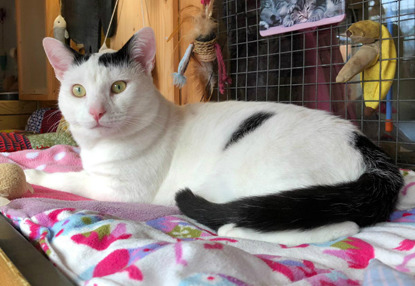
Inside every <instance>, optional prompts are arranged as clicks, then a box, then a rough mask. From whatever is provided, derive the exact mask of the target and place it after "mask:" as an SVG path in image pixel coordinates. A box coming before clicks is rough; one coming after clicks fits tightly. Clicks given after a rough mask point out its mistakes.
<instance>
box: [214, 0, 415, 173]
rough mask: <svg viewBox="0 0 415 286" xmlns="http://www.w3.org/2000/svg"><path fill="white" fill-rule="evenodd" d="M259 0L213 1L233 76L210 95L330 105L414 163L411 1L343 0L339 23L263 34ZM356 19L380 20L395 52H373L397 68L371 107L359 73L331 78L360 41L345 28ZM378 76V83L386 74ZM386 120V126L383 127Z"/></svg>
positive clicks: (414, 19) (402, 161) (401, 160)
mask: <svg viewBox="0 0 415 286" xmlns="http://www.w3.org/2000/svg"><path fill="white" fill-rule="evenodd" d="M269 1H272V0H269ZM260 4H261V3H260V0H246V1H238V0H223V1H222V2H221V4H218V5H220V7H219V11H218V14H219V15H218V17H217V18H218V22H219V28H218V34H219V38H220V39H222V42H223V43H222V44H223V46H224V52H225V55H226V56H225V58H227V66H228V71H229V75H230V76H231V78H232V83H231V84H230V85H228V86H227V88H226V90H225V93H224V94H223V95H222V94H220V93H219V92H217V93H215V94H214V95H213V97H212V99H211V100H212V101H222V100H246V101H277V102H284V103H293V104H298V105H303V106H306V107H309V108H316V109H322V110H326V111H329V112H332V113H334V114H336V115H338V116H340V117H343V118H346V119H348V120H350V121H352V122H353V123H354V124H356V125H357V126H358V127H359V128H360V129H361V130H362V131H363V132H364V133H365V134H366V135H367V136H368V137H369V138H371V139H372V140H373V141H374V142H375V143H377V144H378V145H380V146H381V147H382V148H383V149H384V150H385V151H386V152H387V153H388V154H389V155H390V156H391V157H392V158H393V159H394V160H395V162H396V163H397V164H398V165H399V166H400V167H402V168H408V169H415V2H414V1H413V0H401V1H397V0H390V1H388V0H386V1H379V0H350V1H348V2H347V4H346V7H345V8H346V18H345V20H344V21H343V22H341V23H339V24H335V25H328V26H327V25H326V26H320V27H315V28H310V29H307V30H301V31H294V32H289V33H285V34H279V35H274V36H268V37H262V36H261V35H260V29H261V27H260V25H259V23H260V13H261V6H260ZM360 20H373V21H375V22H378V23H381V24H384V25H385V26H386V25H387V26H388V28H389V29H390V32H391V35H392V39H393V41H394V44H395V46H396V54H397V56H396V58H388V59H382V56H381V57H380V58H379V62H380V65H382V64H385V63H386V61H391V60H393V61H395V62H396V73H395V76H394V78H393V79H391V81H392V87H391V88H390V92H389V94H388V96H387V97H386V98H385V99H383V100H382V99H381V98H380V97H381V95H380V92H379V98H377V99H375V101H377V102H379V103H380V104H378V106H377V107H376V108H375V109H368V108H367V105H368V100H367V99H366V100H365V98H364V96H363V94H364V85H362V83H364V82H369V80H368V79H365V78H364V76H361V75H357V76H355V77H354V78H352V79H351V80H350V81H349V82H346V83H336V76H337V74H338V72H339V71H340V69H341V68H342V67H343V65H344V63H345V62H346V61H347V60H348V59H349V58H350V57H351V56H353V55H354V54H355V53H356V51H357V50H358V49H359V48H360V46H361V44H355V43H353V42H351V40H350V39H349V38H348V37H347V36H346V30H347V28H348V27H349V26H350V25H351V24H353V23H355V22H357V21H360ZM383 40H388V39H385V38H382V39H381V40H380V41H383ZM389 40H390V38H389ZM379 78H380V79H378V81H379V82H380V83H379V84H381V82H382V81H386V79H382V77H381V76H379ZM372 81H373V80H372ZM386 122H392V123H387V124H390V125H389V126H391V127H389V128H385V127H386V125H387V124H385V123H386ZM390 129H392V130H390Z"/></svg>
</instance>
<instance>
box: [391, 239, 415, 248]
mask: <svg viewBox="0 0 415 286" xmlns="http://www.w3.org/2000/svg"><path fill="white" fill-rule="evenodd" d="M414 246H415V240H410V239H404V240H402V241H401V243H400V244H399V246H398V247H396V248H394V249H396V250H399V251H408V250H411V249H412V248H414Z"/></svg>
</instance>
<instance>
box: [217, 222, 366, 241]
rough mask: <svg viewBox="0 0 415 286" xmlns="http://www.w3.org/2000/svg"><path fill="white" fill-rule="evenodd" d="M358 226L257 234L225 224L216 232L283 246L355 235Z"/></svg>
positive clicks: (338, 225)
mask: <svg viewBox="0 0 415 286" xmlns="http://www.w3.org/2000/svg"><path fill="white" fill-rule="evenodd" d="M358 232H359V226H358V225H357V224H355V223H354V222H351V221H345V222H341V223H336V224H330V225H326V226H323V227H318V228H314V229H312V230H285V231H273V232H265V233H264V232H257V231H254V230H252V229H248V228H243V227H236V226H235V224H233V223H231V224H225V225H223V226H221V227H220V228H219V230H218V235H219V236H228V237H237V238H246V239H256V240H262V241H266V242H272V243H280V244H285V245H299V244H303V243H304V242H307V243H323V242H327V241H332V240H335V239H337V238H340V237H347V236H352V235H355V234H357V233H358Z"/></svg>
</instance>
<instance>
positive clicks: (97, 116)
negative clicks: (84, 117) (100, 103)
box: [89, 108, 106, 123]
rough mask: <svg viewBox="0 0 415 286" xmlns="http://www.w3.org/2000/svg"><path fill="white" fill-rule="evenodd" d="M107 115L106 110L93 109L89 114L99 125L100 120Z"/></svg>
mask: <svg viewBox="0 0 415 286" xmlns="http://www.w3.org/2000/svg"><path fill="white" fill-rule="evenodd" d="M105 113H106V110H105V109H103V108H98V109H95V108H91V109H89V114H91V115H92V117H93V118H94V119H95V121H96V122H97V123H99V120H100V119H101V117H102V116H104V114H105Z"/></svg>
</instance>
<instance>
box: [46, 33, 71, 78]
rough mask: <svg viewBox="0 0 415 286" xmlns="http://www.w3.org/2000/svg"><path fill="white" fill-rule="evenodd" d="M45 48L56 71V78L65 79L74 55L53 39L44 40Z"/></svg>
mask: <svg viewBox="0 0 415 286" xmlns="http://www.w3.org/2000/svg"><path fill="white" fill-rule="evenodd" d="M43 47H44V49H45V53H46V56H47V57H48V59H49V62H50V64H51V65H52V67H53V69H54V70H55V74H56V77H57V78H58V79H59V80H62V79H63V75H64V74H65V72H66V71H67V70H68V68H69V67H70V66H71V64H72V62H73V54H72V53H71V51H69V50H68V48H67V47H66V46H65V45H64V44H62V43H61V42H60V41H58V40H56V39H53V38H45V39H43Z"/></svg>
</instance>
